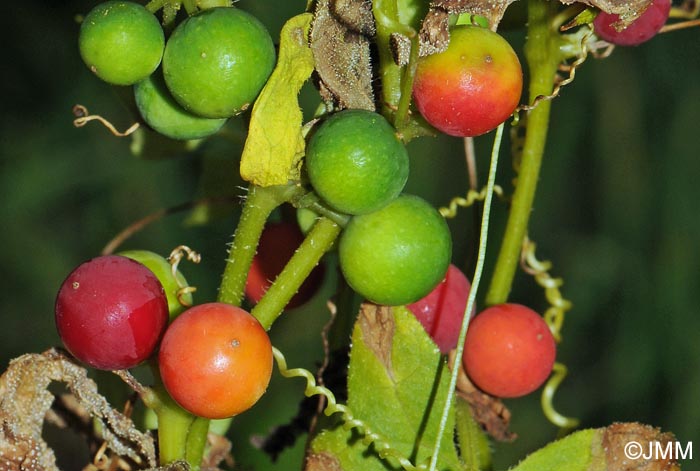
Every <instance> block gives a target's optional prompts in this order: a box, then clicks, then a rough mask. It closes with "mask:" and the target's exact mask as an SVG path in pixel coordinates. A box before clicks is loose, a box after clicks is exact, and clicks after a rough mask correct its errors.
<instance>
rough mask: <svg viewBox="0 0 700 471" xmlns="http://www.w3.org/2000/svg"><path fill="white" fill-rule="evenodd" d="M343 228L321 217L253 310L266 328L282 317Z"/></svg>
mask: <svg viewBox="0 0 700 471" xmlns="http://www.w3.org/2000/svg"><path fill="white" fill-rule="evenodd" d="M340 230H341V227H340V226H339V225H338V224H336V223H335V222H333V221H331V220H330V219H328V218H325V217H321V218H319V220H318V221H317V222H316V224H315V225H314V227H313V228H312V229H311V231H310V232H309V233H308V235H307V236H306V238H305V239H304V242H302V244H301V245H300V246H299V248H298V249H297V251H296V252H295V253H294V255H293V256H292V258H291V259H290V260H289V262H288V263H287V265H286V266H285V267H284V269H283V270H282V272H281V273H280V274H279V275H278V276H277V279H275V282H274V283H273V284H272V286H270V289H269V290H268V291H267V293H265V296H263V298H262V299H261V300H260V302H259V303H258V304H257V305H256V306H255V308H253V310H252V311H251V314H252V315H253V316H255V318H256V319H258V321H259V322H260V324H262V326H263V327H264V328H265V329H266V330H268V329H269V328H270V326H272V323H273V322H274V321H275V319H277V317H279V315H280V314H281V313H282V311H283V310H284V307H285V306H286V305H287V303H288V302H289V300H290V299H292V297H293V296H294V294H295V293H296V292H297V290H298V289H299V287H300V286H301V284H302V283H303V282H304V280H305V279H306V277H307V276H309V274H310V273H311V270H313V269H314V267H315V266H316V265H317V264H318V262H319V260H320V259H321V257H322V256H323V254H324V253H326V251H327V250H328V249H329V248H330V247H331V246H332V245H333V241H335V239H336V237H338V234H340Z"/></svg>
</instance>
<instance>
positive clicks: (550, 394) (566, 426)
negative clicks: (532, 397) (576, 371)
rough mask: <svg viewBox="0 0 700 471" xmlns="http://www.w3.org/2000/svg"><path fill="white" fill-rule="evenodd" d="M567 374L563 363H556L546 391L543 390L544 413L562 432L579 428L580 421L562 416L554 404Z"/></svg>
mask: <svg viewBox="0 0 700 471" xmlns="http://www.w3.org/2000/svg"><path fill="white" fill-rule="evenodd" d="M566 374H567V369H566V366H565V365H563V364H562V363H554V367H553V368H552V375H551V376H550V377H549V379H548V380H547V384H545V386H544V389H542V397H541V398H540V403H541V404H542V411H543V412H544V415H545V417H547V420H549V421H550V422H552V423H553V424H554V425H556V426H557V427H559V428H560V429H562V430H571V429H573V428H576V427H577V426H578V424H579V420H578V419H574V418H571V417H566V416H564V415H562V414H560V413H559V412H557V411H556V409H554V405H553V404H552V401H553V399H554V394H555V393H556V392H557V389H558V388H559V385H560V384H561V382H562V381H564V378H565V377H566Z"/></svg>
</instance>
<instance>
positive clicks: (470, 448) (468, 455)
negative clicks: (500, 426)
mask: <svg viewBox="0 0 700 471" xmlns="http://www.w3.org/2000/svg"><path fill="white" fill-rule="evenodd" d="M455 408H456V411H457V414H456V421H457V429H456V430H457V443H459V452H460V458H461V459H462V463H464V467H465V469H466V470H467V471H483V470H489V469H491V449H490V444H489V439H488V438H487V437H486V433H485V432H484V430H483V429H482V428H481V426H480V425H479V424H478V423H477V422H476V421H475V420H474V417H473V416H472V411H471V407H470V406H469V403H468V402H467V401H466V400H464V399H462V398H461V397H459V396H457V397H456V403H455Z"/></svg>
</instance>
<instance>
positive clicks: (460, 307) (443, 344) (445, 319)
mask: <svg viewBox="0 0 700 471" xmlns="http://www.w3.org/2000/svg"><path fill="white" fill-rule="evenodd" d="M470 289H471V283H469V280H468V279H467V277H466V276H464V273H462V271H461V270H460V269H459V268H457V267H456V266H454V265H452V264H451V265H450V267H449V268H448V270H447V275H446V276H445V279H444V280H442V281H441V282H440V284H439V285H437V286H436V287H435V288H434V289H433V290H432V291H431V292H430V294H428V295H427V296H426V297H424V298H422V299H419V300H418V301H416V302H415V303H412V304H409V305H408V306H407V307H408V309H410V310H411V312H413V314H414V315H415V316H416V318H417V319H418V320H419V321H420V323H421V324H422V325H423V327H424V328H425V331H426V332H427V333H428V335H430V337H431V338H432V339H433V341H434V342H435V343H436V344H437V346H438V347H439V348H440V352H441V353H448V352H449V351H450V350H452V349H454V348H455V347H457V340H458V338H459V329H460V328H461V326H462V319H464V312H465V311H466V309H467V298H468V297H469V290H470Z"/></svg>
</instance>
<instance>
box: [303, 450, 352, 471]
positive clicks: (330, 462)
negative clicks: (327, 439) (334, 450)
mask: <svg viewBox="0 0 700 471" xmlns="http://www.w3.org/2000/svg"><path fill="white" fill-rule="evenodd" d="M304 471H343V467H342V466H341V465H340V461H338V459H337V458H336V457H335V456H333V455H331V454H330V453H312V454H310V455H309V456H308V457H307V458H306V467H305V468H304Z"/></svg>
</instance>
